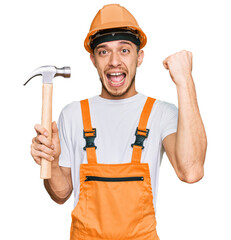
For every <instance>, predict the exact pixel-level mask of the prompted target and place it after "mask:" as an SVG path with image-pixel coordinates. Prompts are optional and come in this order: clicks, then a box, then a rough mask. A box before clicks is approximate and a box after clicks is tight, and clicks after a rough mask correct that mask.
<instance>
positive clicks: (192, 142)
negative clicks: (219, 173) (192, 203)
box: [176, 76, 207, 179]
mask: <svg viewBox="0 0 231 240" xmlns="http://www.w3.org/2000/svg"><path fill="white" fill-rule="evenodd" d="M182 82H183V81H182ZM184 82H185V84H184V85H180V86H179V85H178V86H177V94H178V107H179V115H178V128H177V136H176V158H177V162H178V168H179V169H180V171H181V172H182V173H183V175H184V176H185V177H187V178H192V179H194V178H200V177H203V164H204V160H205V153H206V148H207V139H206V133H205V129H204V125H203V122H202V119H201V116H200V112H199V108H198V104H197V97H196V90H195V85H194V82H193V79H192V77H191V76H189V77H188V79H187V80H186V81H184Z"/></svg>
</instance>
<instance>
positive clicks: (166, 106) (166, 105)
mask: <svg viewBox="0 0 231 240" xmlns="http://www.w3.org/2000/svg"><path fill="white" fill-rule="evenodd" d="M155 107H156V108H157V109H158V111H161V112H163V113H164V112H177V111H178V108H177V106H176V105H175V104H174V103H170V102H166V101H163V100H159V99H156V101H155Z"/></svg>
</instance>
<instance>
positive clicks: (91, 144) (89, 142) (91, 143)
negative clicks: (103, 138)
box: [83, 128, 97, 151]
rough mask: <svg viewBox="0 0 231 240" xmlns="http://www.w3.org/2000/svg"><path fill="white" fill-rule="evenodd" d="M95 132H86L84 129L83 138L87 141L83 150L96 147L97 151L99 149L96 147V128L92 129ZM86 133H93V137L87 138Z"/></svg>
mask: <svg viewBox="0 0 231 240" xmlns="http://www.w3.org/2000/svg"><path fill="white" fill-rule="evenodd" d="M92 130H93V131H84V129H83V137H84V138H85V140H86V146H85V147H84V148H83V149H84V150H85V151H86V148H89V147H94V148H95V149H96V148H97V147H96V146H95V143H94V141H95V138H96V128H92ZM86 133H93V136H86Z"/></svg>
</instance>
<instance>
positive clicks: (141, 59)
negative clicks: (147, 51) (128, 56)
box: [137, 49, 144, 67]
mask: <svg viewBox="0 0 231 240" xmlns="http://www.w3.org/2000/svg"><path fill="white" fill-rule="evenodd" d="M143 58H144V51H143V50H142V49H141V50H140V51H139V52H138V57H137V67H139V66H140V65H141V63H142V62H143Z"/></svg>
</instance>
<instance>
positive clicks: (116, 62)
mask: <svg viewBox="0 0 231 240" xmlns="http://www.w3.org/2000/svg"><path fill="white" fill-rule="evenodd" d="M109 65H110V66H111V67H118V66H120V65H121V59H120V56H119V54H118V53H117V52H111V55H110V59H109Z"/></svg>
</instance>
